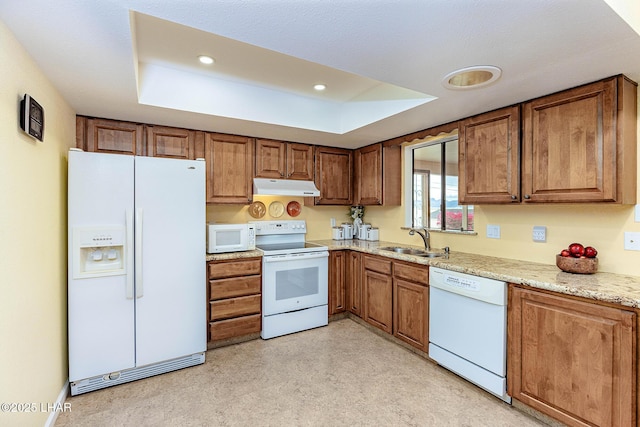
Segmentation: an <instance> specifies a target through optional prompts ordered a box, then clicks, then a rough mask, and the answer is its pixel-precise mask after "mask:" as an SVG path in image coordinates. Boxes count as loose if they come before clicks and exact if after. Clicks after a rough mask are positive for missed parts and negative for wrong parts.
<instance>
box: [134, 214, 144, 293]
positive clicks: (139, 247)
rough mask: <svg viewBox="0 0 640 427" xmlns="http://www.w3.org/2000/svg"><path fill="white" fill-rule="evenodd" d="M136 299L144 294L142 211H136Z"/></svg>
mask: <svg viewBox="0 0 640 427" xmlns="http://www.w3.org/2000/svg"><path fill="white" fill-rule="evenodd" d="M135 244H136V246H135V247H136V260H135V264H136V265H135V270H136V298H141V297H142V296H143V295H144V293H143V288H142V209H141V208H138V209H136V243H135Z"/></svg>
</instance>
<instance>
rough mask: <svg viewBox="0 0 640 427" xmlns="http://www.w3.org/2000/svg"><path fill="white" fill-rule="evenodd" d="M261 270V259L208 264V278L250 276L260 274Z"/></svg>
mask: <svg viewBox="0 0 640 427" xmlns="http://www.w3.org/2000/svg"><path fill="white" fill-rule="evenodd" d="M261 268H262V259H261V258H247V259H239V260H236V259H234V260H231V261H218V262H210V263H209V278H210V279H224V278H227V277H238V276H251V275H254V274H260V271H261Z"/></svg>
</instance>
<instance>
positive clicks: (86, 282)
mask: <svg viewBox="0 0 640 427" xmlns="http://www.w3.org/2000/svg"><path fill="white" fill-rule="evenodd" d="M205 203H206V201H205V162H204V161H202V160H177V159H165V158H153V157H137V156H126V155H119V154H103V153H87V152H83V151H80V150H77V149H71V151H69V174H68V233H69V243H68V249H69V270H68V317H69V319H68V320H69V382H70V383H71V394H72V395H76V394H80V393H85V392H88V391H93V390H97V389H101V388H104V387H109V386H112V385H116V384H121V383H124V382H128V381H133V380H137V379H140V378H145V377H149V376H152V375H157V374H161V373H164V372H169V371H173V370H176V369H181V368H185V367H188V366H193V365H197V364H201V363H203V362H204V352H205V350H206V345H207V343H206V340H207V338H206V337H207V333H206V325H207V321H206V287H205V286H206V281H205V271H206V262H205V254H206V237H205V230H206V228H205V227H206V218H205V216H206V213H205V209H206V208H205Z"/></svg>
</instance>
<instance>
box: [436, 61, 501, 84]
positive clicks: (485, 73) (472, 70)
mask: <svg viewBox="0 0 640 427" xmlns="http://www.w3.org/2000/svg"><path fill="white" fill-rule="evenodd" d="M501 75H502V70H501V69H500V68H498V67H494V66H493V65H478V66H474V67H467V68H461V69H459V70H456V71H453V72H451V73H449V74H447V75H446V76H444V79H442V84H443V85H444V87H446V88H447V89H476V88H479V87H483V86H488V85H490V84H491V83H493V82H495V81H496V80H498V79H499V78H500V76H501Z"/></svg>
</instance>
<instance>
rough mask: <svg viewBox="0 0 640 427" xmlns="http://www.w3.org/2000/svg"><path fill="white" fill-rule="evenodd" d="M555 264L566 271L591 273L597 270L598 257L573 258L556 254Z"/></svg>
mask: <svg viewBox="0 0 640 427" xmlns="http://www.w3.org/2000/svg"><path fill="white" fill-rule="evenodd" d="M556 265H557V266H558V268H559V269H560V270H562V271H566V272H567V273H578V274H593V273H595V272H596V271H598V258H573V257H564V256H562V255H556Z"/></svg>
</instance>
